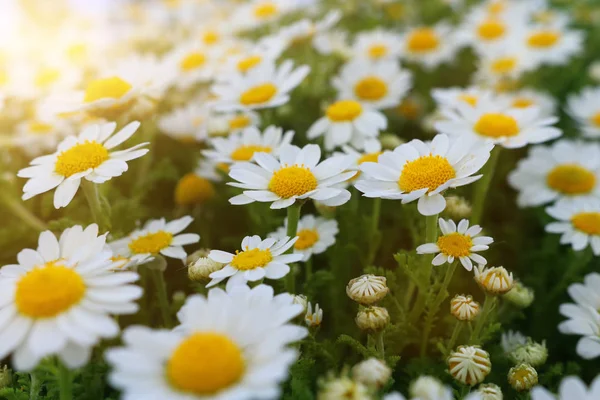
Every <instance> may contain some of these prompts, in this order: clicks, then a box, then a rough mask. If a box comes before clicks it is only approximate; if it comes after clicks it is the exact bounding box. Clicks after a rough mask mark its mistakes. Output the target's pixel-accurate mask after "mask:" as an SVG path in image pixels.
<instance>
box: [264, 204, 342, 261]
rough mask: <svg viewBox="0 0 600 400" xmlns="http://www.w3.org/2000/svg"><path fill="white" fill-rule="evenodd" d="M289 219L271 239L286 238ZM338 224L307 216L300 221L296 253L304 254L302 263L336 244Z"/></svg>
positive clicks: (295, 244) (333, 220) (329, 220)
mask: <svg viewBox="0 0 600 400" xmlns="http://www.w3.org/2000/svg"><path fill="white" fill-rule="evenodd" d="M286 232H287V218H286V219H285V221H284V223H283V226H282V227H281V228H279V229H277V231H276V232H274V233H272V234H271V235H269V236H271V237H273V238H276V239H282V238H285V237H286ZM338 232H339V229H338V223H337V221H336V220H335V219H327V218H323V217H315V216H314V215H305V216H303V217H302V218H300V220H299V221H298V231H297V232H296V235H297V236H298V240H296V242H295V243H294V253H297V254H302V261H308V260H309V259H310V257H311V256H312V255H313V254H321V253H323V252H325V250H327V249H328V248H329V247H331V246H333V244H334V243H335V236H336V235H337V234H338Z"/></svg>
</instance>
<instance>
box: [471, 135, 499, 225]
mask: <svg viewBox="0 0 600 400" xmlns="http://www.w3.org/2000/svg"><path fill="white" fill-rule="evenodd" d="M501 149H502V147H500V146H496V147H494V149H493V150H492V152H491V154H490V159H489V160H488V162H487V163H486V164H485V165H484V166H483V168H482V169H481V173H482V174H483V176H482V177H481V179H479V180H478V181H477V182H476V183H475V186H474V189H473V190H474V192H473V212H472V213H471V224H472V225H477V224H479V223H480V222H481V216H482V215H483V209H484V206H485V199H486V197H487V193H488V189H489V188H490V184H491V183H492V178H493V177H494V171H495V170H496V164H498V157H499V155H500V150H501Z"/></svg>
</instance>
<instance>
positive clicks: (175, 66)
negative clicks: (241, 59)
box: [165, 42, 216, 90]
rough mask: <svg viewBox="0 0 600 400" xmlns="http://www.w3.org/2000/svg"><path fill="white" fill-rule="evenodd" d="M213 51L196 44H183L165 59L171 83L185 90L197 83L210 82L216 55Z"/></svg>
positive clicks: (213, 72)
mask: <svg viewBox="0 0 600 400" xmlns="http://www.w3.org/2000/svg"><path fill="white" fill-rule="evenodd" d="M214 53H215V51H214V50H213V49H208V48H205V47H203V46H202V45H200V44H198V43H195V42H194V43H183V44H181V45H179V46H177V47H175V48H174V49H173V50H172V51H171V53H169V54H168V55H167V56H166V57H165V63H166V64H167V65H168V67H169V70H170V73H171V74H172V76H173V83H174V85H175V86H176V87H177V88H178V89H179V90H186V89H188V88H190V87H191V86H193V85H195V84H197V83H203V82H207V81H209V80H211V79H212V78H213V76H214V74H215V71H216V69H215V67H216V55H215V54H214Z"/></svg>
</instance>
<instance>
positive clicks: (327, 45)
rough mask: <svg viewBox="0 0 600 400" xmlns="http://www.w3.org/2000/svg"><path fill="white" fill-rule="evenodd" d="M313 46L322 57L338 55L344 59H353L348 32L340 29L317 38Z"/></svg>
mask: <svg viewBox="0 0 600 400" xmlns="http://www.w3.org/2000/svg"><path fill="white" fill-rule="evenodd" d="M313 46H314V48H315V50H316V51H317V52H318V53H319V54H322V55H329V54H337V55H340V56H341V57H344V58H351V57H352V48H351V47H350V45H349V44H348V32H346V31H343V30H340V29H332V30H331V31H329V32H325V33H322V34H320V35H317V36H315V37H314V39H313Z"/></svg>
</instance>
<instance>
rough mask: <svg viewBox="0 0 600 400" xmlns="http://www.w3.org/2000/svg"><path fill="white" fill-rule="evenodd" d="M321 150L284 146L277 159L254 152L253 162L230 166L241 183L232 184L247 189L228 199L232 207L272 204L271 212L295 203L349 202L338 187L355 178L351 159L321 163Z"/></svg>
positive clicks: (327, 203)
mask: <svg viewBox="0 0 600 400" xmlns="http://www.w3.org/2000/svg"><path fill="white" fill-rule="evenodd" d="M320 158H321V149H320V147H319V146H318V145H316V144H309V145H306V146H304V147H303V148H302V149H301V148H299V147H297V146H291V145H290V146H284V147H282V148H281V149H280V152H279V155H278V157H277V158H276V157H274V156H273V155H271V154H267V153H255V154H254V161H255V162H256V164H258V165H256V164H252V163H247V162H246V163H237V164H234V165H233V166H232V167H231V170H230V171H229V176H230V177H232V178H233V179H235V180H236V181H238V182H230V183H229V185H231V186H235V187H239V188H242V189H244V192H243V193H242V194H240V195H238V196H235V197H232V198H231V199H229V202H230V203H231V204H235V205H240V204H248V203H252V202H254V201H260V202H272V204H271V208H272V209H279V208H287V207H289V206H291V205H292V204H294V203H295V202H296V201H302V200H305V199H309V198H310V199H313V200H317V201H319V202H320V203H323V204H325V205H326V206H340V205H342V204H345V203H346V202H347V201H348V200H350V192H349V191H347V190H346V189H340V188H338V187H337V186H338V184H339V183H342V182H344V181H346V180H348V179H350V178H351V177H353V176H354V175H356V171H348V167H350V165H351V164H352V159H351V158H350V157H346V156H332V157H329V158H327V159H325V160H324V161H322V162H319V160H320Z"/></svg>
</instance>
